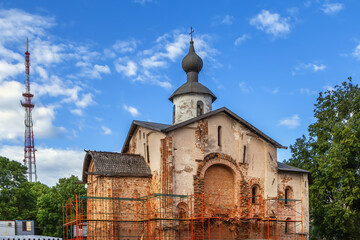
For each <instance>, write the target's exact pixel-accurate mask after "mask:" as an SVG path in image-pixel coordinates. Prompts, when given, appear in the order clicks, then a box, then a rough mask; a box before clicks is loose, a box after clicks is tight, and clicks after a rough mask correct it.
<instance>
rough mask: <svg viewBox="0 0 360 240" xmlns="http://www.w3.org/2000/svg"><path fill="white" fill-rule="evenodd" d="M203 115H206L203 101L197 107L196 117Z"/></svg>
mask: <svg viewBox="0 0 360 240" xmlns="http://www.w3.org/2000/svg"><path fill="white" fill-rule="evenodd" d="M203 114H204V103H203V102H202V101H198V102H197V107H196V116H200V115H203Z"/></svg>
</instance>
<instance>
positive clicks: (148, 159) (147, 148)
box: [146, 145, 150, 163]
mask: <svg viewBox="0 0 360 240" xmlns="http://www.w3.org/2000/svg"><path fill="white" fill-rule="evenodd" d="M146 157H147V162H148V163H150V156H149V145H147V146H146Z"/></svg>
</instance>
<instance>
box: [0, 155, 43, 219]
mask: <svg viewBox="0 0 360 240" xmlns="http://www.w3.org/2000/svg"><path fill="white" fill-rule="evenodd" d="M26 169H27V168H26V167H25V166H23V165H21V163H19V162H16V161H10V160H9V159H8V158H5V157H0V220H8V219H32V216H34V211H36V199H35V196H34V195H33V194H32V192H31V191H29V190H28V188H29V187H28V186H29V183H28V182H27V180H26V175H25V174H26Z"/></svg>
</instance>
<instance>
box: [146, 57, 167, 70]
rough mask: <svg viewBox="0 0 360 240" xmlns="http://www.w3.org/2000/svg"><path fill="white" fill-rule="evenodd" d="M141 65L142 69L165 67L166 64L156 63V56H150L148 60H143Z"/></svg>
mask: <svg viewBox="0 0 360 240" xmlns="http://www.w3.org/2000/svg"><path fill="white" fill-rule="evenodd" d="M141 65H142V66H143V67H144V68H157V67H164V66H166V62H165V61H158V60H157V57H156V56H151V57H150V58H144V59H143V60H142V61H141Z"/></svg>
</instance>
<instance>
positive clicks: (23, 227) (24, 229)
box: [22, 222, 26, 232]
mask: <svg viewBox="0 0 360 240" xmlns="http://www.w3.org/2000/svg"><path fill="white" fill-rule="evenodd" d="M22 230H23V232H26V222H22Z"/></svg>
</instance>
